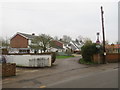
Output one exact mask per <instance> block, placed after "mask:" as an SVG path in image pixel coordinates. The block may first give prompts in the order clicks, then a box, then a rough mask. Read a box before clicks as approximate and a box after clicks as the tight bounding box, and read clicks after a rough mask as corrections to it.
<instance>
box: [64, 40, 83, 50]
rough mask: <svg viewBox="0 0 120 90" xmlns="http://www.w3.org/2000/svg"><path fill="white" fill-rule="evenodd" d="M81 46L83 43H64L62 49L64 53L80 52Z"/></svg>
mask: <svg viewBox="0 0 120 90" xmlns="http://www.w3.org/2000/svg"><path fill="white" fill-rule="evenodd" d="M82 46H83V43H81V42H79V41H70V42H69V43H64V45H63V48H64V50H65V51H66V52H67V51H71V52H79V51H81V47H82Z"/></svg>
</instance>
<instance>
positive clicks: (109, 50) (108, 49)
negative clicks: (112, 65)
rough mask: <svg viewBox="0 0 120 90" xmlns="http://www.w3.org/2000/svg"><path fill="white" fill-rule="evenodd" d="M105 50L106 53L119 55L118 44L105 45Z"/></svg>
mask: <svg viewBox="0 0 120 90" xmlns="http://www.w3.org/2000/svg"><path fill="white" fill-rule="evenodd" d="M105 48H106V52H107V53H120V44H111V45H106V46H105Z"/></svg>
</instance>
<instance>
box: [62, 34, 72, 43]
mask: <svg viewBox="0 0 120 90" xmlns="http://www.w3.org/2000/svg"><path fill="white" fill-rule="evenodd" d="M71 40H72V39H71V37H70V36H67V35H63V38H62V41H64V42H67V43H69V42H70V41H71Z"/></svg>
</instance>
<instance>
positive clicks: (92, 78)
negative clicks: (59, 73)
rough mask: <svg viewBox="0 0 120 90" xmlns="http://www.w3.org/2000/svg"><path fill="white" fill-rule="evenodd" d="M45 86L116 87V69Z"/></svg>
mask: <svg viewBox="0 0 120 90" xmlns="http://www.w3.org/2000/svg"><path fill="white" fill-rule="evenodd" d="M47 88H118V70H117V69H114V70H113V69H112V70H109V71H104V72H100V73H96V74H92V75H85V76H83V77H80V76H79V77H74V78H70V79H67V80H63V81H60V82H57V83H55V84H51V85H50V86H48V87H47Z"/></svg>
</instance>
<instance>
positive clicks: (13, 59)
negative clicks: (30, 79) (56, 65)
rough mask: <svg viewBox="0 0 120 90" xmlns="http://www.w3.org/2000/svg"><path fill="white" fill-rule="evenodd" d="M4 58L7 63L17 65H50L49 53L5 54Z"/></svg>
mask: <svg viewBox="0 0 120 90" xmlns="http://www.w3.org/2000/svg"><path fill="white" fill-rule="evenodd" d="M5 58H6V61H7V63H16V65H17V66H25V67H45V66H51V55H5Z"/></svg>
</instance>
